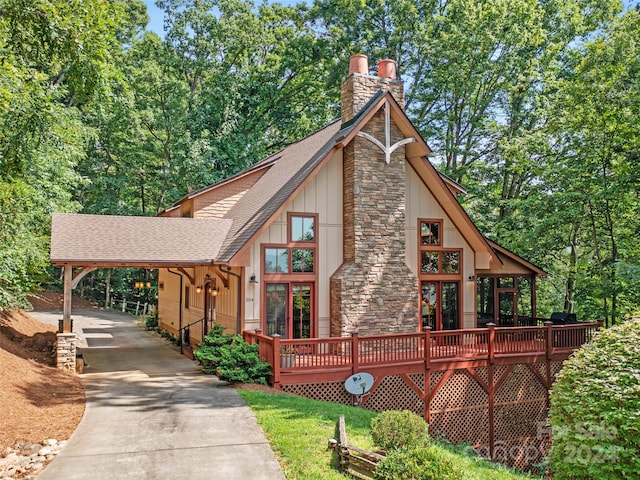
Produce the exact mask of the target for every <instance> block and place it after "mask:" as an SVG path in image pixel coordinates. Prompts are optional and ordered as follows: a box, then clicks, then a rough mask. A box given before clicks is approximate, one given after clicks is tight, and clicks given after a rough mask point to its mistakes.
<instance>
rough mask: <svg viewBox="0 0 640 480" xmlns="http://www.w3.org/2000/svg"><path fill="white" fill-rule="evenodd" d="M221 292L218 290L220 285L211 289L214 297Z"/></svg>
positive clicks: (210, 291)
mask: <svg viewBox="0 0 640 480" xmlns="http://www.w3.org/2000/svg"><path fill="white" fill-rule="evenodd" d="M219 292H220V290H218V287H213V288H210V289H209V293H210V294H211V296H213V297H217V296H218V293H219Z"/></svg>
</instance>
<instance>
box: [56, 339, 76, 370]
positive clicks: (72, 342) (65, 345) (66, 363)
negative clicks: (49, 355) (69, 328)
mask: <svg viewBox="0 0 640 480" xmlns="http://www.w3.org/2000/svg"><path fill="white" fill-rule="evenodd" d="M77 345H78V335H76V334H75V333H58V335H57V340H56V366H57V367H58V368H59V369H61V370H68V371H70V372H74V373H75V372H76V350H77Z"/></svg>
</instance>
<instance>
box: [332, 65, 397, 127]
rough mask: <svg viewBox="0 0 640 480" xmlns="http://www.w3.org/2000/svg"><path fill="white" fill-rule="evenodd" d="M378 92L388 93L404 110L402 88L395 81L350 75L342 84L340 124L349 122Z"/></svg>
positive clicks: (356, 74)
mask: <svg viewBox="0 0 640 480" xmlns="http://www.w3.org/2000/svg"><path fill="white" fill-rule="evenodd" d="M378 90H385V91H390V92H391V95H393V98H394V99H395V100H396V102H398V103H399V104H400V107H402V108H404V86H403V83H402V82H400V81H397V80H391V79H388V78H380V77H371V76H368V75H361V74H358V73H352V74H351V75H349V76H348V77H347V78H346V80H345V81H344V82H343V83H342V91H341V95H342V102H341V105H342V117H341V118H342V123H345V122H348V121H349V120H351V119H352V118H353V117H354V116H355V115H356V114H357V113H358V112H359V111H360V110H362V107H364V105H365V104H366V103H367V102H368V101H369V100H370V99H371V97H373V96H374V95H375V94H376V92H377V91H378Z"/></svg>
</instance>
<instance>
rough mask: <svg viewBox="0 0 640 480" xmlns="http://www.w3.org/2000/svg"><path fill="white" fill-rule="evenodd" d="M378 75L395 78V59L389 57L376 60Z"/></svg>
mask: <svg viewBox="0 0 640 480" xmlns="http://www.w3.org/2000/svg"><path fill="white" fill-rule="evenodd" d="M378 76H379V77H381V78H389V79H391V80H395V79H396V61H395V60H391V59H390V58H385V59H384V60H380V61H378Z"/></svg>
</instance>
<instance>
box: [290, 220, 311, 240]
mask: <svg viewBox="0 0 640 480" xmlns="http://www.w3.org/2000/svg"><path fill="white" fill-rule="evenodd" d="M315 224H316V217H315V215H314V216H301V215H289V239H290V240H291V242H312V243H315V240H316V233H315Z"/></svg>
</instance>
